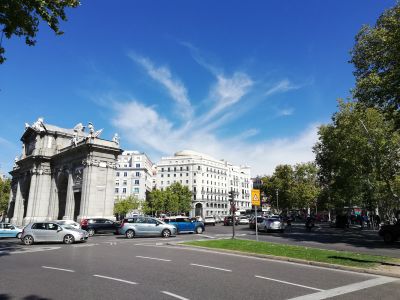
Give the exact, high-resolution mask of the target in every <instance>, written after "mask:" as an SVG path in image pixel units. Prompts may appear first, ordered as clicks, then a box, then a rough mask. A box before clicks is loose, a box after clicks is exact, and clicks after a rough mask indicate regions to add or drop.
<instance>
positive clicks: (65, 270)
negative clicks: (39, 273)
mask: <svg viewBox="0 0 400 300" xmlns="http://www.w3.org/2000/svg"><path fill="white" fill-rule="evenodd" d="M42 268H44V269H51V270H57V271H64V272H71V273H74V272H75V271H74V270H69V269H61V268H55V267H47V266H42Z"/></svg>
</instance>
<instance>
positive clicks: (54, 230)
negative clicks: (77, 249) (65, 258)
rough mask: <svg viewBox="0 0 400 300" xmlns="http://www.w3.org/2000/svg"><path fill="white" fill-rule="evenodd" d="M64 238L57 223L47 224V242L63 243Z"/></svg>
mask: <svg viewBox="0 0 400 300" xmlns="http://www.w3.org/2000/svg"><path fill="white" fill-rule="evenodd" d="M63 238H64V233H63V231H62V228H61V227H60V226H59V225H58V224H56V223H47V224H46V241H47V242H61V241H62V240H63Z"/></svg>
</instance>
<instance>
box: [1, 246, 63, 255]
mask: <svg viewBox="0 0 400 300" xmlns="http://www.w3.org/2000/svg"><path fill="white" fill-rule="evenodd" d="M60 248H61V247H38V248H31V249H26V248H21V249H20V250H16V251H12V249H13V248H10V250H9V251H0V254H24V253H34V252H42V251H49V250H57V249H60Z"/></svg>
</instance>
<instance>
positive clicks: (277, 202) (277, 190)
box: [276, 189, 279, 213]
mask: <svg viewBox="0 0 400 300" xmlns="http://www.w3.org/2000/svg"><path fill="white" fill-rule="evenodd" d="M276 209H277V210H278V213H279V189H276Z"/></svg>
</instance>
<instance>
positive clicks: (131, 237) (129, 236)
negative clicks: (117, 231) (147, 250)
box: [125, 229, 135, 239]
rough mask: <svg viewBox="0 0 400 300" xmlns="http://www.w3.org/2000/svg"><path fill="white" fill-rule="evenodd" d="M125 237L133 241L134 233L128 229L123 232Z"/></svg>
mask: <svg viewBox="0 0 400 300" xmlns="http://www.w3.org/2000/svg"><path fill="white" fill-rule="evenodd" d="M125 236H126V237H127V238H128V239H133V238H134V237H135V232H134V231H133V230H132V229H129V230H127V231H126V232H125Z"/></svg>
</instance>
